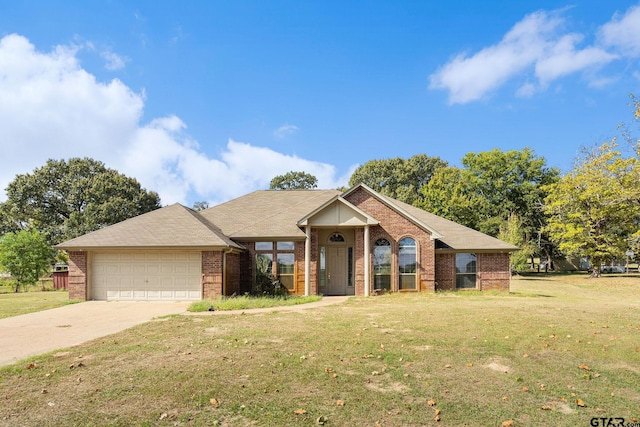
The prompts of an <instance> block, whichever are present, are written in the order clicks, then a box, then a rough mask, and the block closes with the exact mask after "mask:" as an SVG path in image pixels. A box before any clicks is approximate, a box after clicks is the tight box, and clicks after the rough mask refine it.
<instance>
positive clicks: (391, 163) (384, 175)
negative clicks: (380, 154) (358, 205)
mask: <svg viewBox="0 0 640 427" xmlns="http://www.w3.org/2000/svg"><path fill="white" fill-rule="evenodd" d="M447 165H448V164H447V162H446V161H444V160H442V159H440V158H439V157H429V156H427V155H426V154H417V155H415V156H412V157H409V158H408V159H403V158H401V157H395V158H390V159H383V160H370V161H368V162H366V163H365V164H363V165H361V166H359V167H358V168H357V169H356V170H355V171H354V172H353V174H352V175H351V178H350V179H349V185H350V186H352V187H353V186H355V185H358V184H360V183H364V184H366V185H367V186H369V187H371V188H372V189H373V190H375V191H377V192H379V193H381V194H384V195H386V196H389V197H393V198H394V199H397V200H400V201H402V202H405V203H409V204H411V205H413V204H417V203H419V201H420V199H421V193H420V189H421V188H422V186H423V185H425V184H427V183H428V182H429V181H430V180H431V178H432V177H433V175H434V173H435V172H436V171H437V170H438V169H441V168H444V167H446V166H447Z"/></svg>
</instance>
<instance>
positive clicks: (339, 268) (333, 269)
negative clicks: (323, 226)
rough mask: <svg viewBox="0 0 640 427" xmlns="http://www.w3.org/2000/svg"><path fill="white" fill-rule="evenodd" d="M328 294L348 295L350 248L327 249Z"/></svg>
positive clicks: (335, 247) (334, 247) (330, 247)
mask: <svg viewBox="0 0 640 427" xmlns="http://www.w3.org/2000/svg"><path fill="white" fill-rule="evenodd" d="M326 268H327V270H326V288H325V289H326V291H325V292H326V294H327V295H347V285H348V283H349V257H348V248H346V247H344V246H328V247H327V267H326Z"/></svg>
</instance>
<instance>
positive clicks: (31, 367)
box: [27, 363, 36, 369]
mask: <svg viewBox="0 0 640 427" xmlns="http://www.w3.org/2000/svg"><path fill="white" fill-rule="evenodd" d="M35 367H36V364H35V363H29V364H28V365H27V369H34V368H35Z"/></svg>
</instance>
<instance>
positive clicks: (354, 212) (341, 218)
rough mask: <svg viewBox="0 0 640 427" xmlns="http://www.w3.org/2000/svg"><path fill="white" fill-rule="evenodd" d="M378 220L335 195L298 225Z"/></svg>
mask: <svg viewBox="0 0 640 427" xmlns="http://www.w3.org/2000/svg"><path fill="white" fill-rule="evenodd" d="M377 224H379V222H378V220H377V219H375V218H374V217H372V216H371V215H369V214H368V213H366V212H364V211H362V210H360V209H358V208H357V207H355V206H353V205H352V204H351V203H349V202H348V201H346V200H345V199H343V198H342V197H340V196H336V197H334V198H333V199H331V200H329V201H328V202H326V203H325V204H323V205H322V206H320V207H318V208H317V209H315V210H314V211H313V212H311V213H309V214H308V215H306V216H305V217H304V218H302V219H301V220H300V221H298V225H299V226H307V225H310V226H313V227H323V226H325V227H328V226H350V227H358V226H361V227H362V226H365V225H377Z"/></svg>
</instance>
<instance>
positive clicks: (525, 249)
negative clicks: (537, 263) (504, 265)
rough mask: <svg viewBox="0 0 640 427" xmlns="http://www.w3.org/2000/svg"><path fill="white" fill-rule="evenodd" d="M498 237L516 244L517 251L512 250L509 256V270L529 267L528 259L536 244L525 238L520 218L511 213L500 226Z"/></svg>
mask: <svg viewBox="0 0 640 427" xmlns="http://www.w3.org/2000/svg"><path fill="white" fill-rule="evenodd" d="M498 238H499V239H500V240H502V241H503V242H507V243H511V244H512V245H515V246H518V247H519V248H520V250H519V251H516V252H513V253H512V254H511V256H510V257H509V263H510V266H511V271H523V270H526V269H527V268H528V267H529V259H530V258H531V257H532V256H533V254H534V253H535V252H536V249H537V248H536V245H535V244H534V243H533V242H532V241H531V240H528V239H527V233H526V232H525V230H524V227H523V224H522V220H521V219H520V218H519V217H518V215H516V214H514V213H512V214H510V215H509V218H508V219H507V220H506V221H505V222H503V223H502V224H501V226H500V233H499V234H498Z"/></svg>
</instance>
